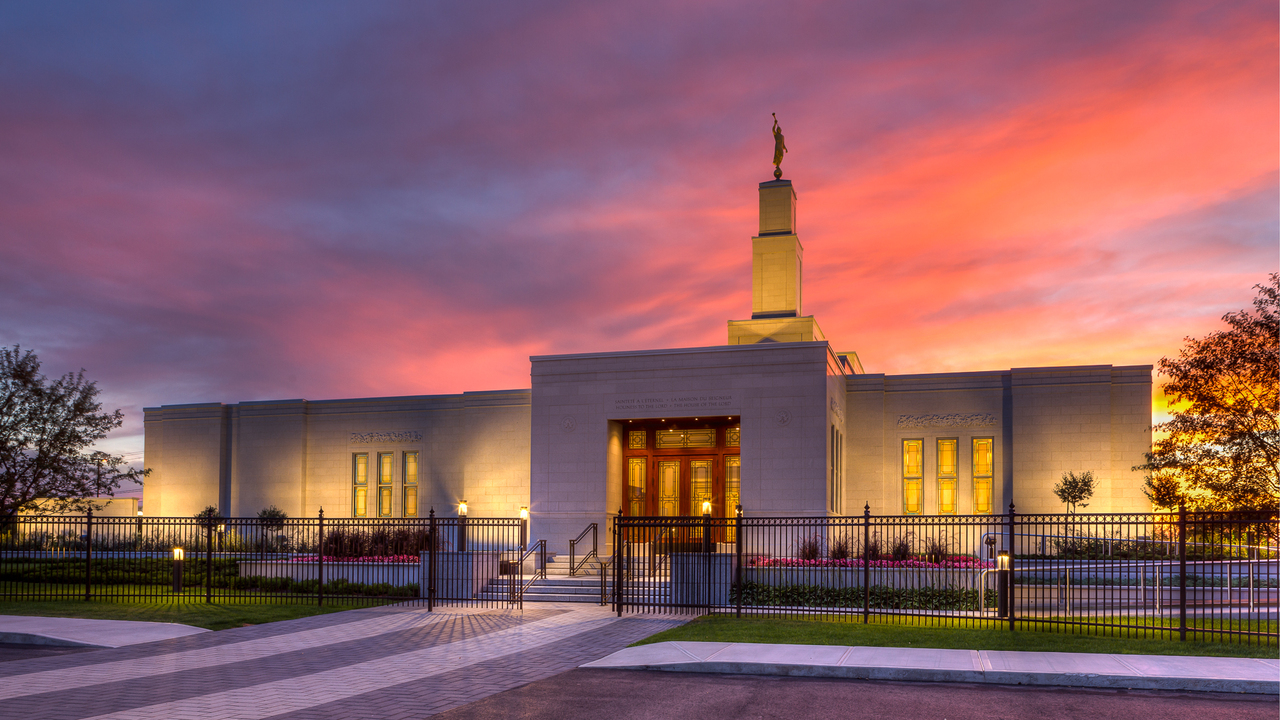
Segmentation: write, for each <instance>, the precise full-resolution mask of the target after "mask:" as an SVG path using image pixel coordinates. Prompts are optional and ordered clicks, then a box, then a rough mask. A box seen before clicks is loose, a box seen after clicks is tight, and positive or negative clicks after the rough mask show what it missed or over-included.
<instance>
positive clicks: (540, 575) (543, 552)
mask: <svg viewBox="0 0 1280 720" xmlns="http://www.w3.org/2000/svg"><path fill="white" fill-rule="evenodd" d="M535 552H536V553H538V559H539V563H538V568H539V569H535V570H534V571H533V575H532V576H530V577H529V579H528V580H526V581H525V582H524V583H523V584H522V585H520V593H519V595H518V597H514V598H511V601H512V602H515V603H519V605H520V609H521V610H523V609H524V594H525V593H526V592H527V591H528V590H529V588H530V587H532V586H533V584H534V583H535V582H537V581H538V580H539V579H542V580H546V579H547V541H546V540H539V541H538V542H536V543H534V544H533V545H531V546H529V547H528V548H527V549H526V550H525V551H524V552H523V553H521V554H520V568H521V570H520V577H521V578H523V577H524V562H525V560H528V559H529V556H530V555H532V554H534V553H535ZM510 587H511V588H512V590H513V591H514V590H515V587H516V585H515V584H514V583H512V584H511V586H510Z"/></svg>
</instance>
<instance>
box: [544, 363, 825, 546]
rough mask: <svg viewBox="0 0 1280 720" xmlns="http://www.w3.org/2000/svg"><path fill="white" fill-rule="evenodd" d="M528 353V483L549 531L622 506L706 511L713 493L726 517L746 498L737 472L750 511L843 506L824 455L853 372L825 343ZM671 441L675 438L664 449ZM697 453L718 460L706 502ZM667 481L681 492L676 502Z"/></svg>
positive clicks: (708, 469)
mask: <svg viewBox="0 0 1280 720" xmlns="http://www.w3.org/2000/svg"><path fill="white" fill-rule="evenodd" d="M531 360H532V382H533V391H532V405H533V408H532V427H533V437H532V443H531V450H532V463H531V466H532V469H533V473H532V475H531V477H530V483H529V490H530V503H531V504H530V510H531V512H532V514H533V517H534V518H535V525H534V528H535V534H536V535H538V536H539V537H544V536H545V537H556V536H560V535H564V534H566V533H570V531H572V533H571V534H570V535H569V536H572V535H576V534H577V533H578V532H579V531H580V530H581V529H582V527H583V526H584V524H585V523H591V522H599V523H604V522H605V521H606V520H607V517H608V515H609V513H614V512H617V511H618V510H619V509H620V508H621V509H622V511H623V512H624V513H627V514H631V512H632V511H633V510H638V509H639V508H641V507H644V508H646V509H647V510H649V511H652V512H653V514H701V511H702V507H701V501H702V500H704V499H707V500H709V501H710V502H711V503H712V513H713V514H714V515H716V516H722V515H724V514H726V510H727V511H729V512H732V506H733V505H736V504H737V503H736V502H734V503H732V504H728V503H727V500H728V497H727V496H728V495H729V494H734V495H736V494H738V493H736V492H733V491H734V490H736V489H737V488H733V485H734V484H735V482H734V481H738V482H740V498H741V502H742V504H743V506H744V508H746V512H748V513H750V514H753V515H813V514H823V513H826V512H828V510H833V509H834V508H832V507H830V506H829V502H828V500H829V499H828V496H827V464H826V462H825V461H824V458H826V457H827V456H828V451H829V448H828V443H829V442H831V434H830V433H829V432H828V428H829V427H832V426H833V425H834V424H835V421H836V419H837V418H838V417H842V416H843V414H844V389H843V384H844V375H843V374H842V373H840V372H839V371H838V370H837V369H836V368H837V365H838V363H839V360H838V359H837V358H836V357H835V356H834V355H833V354H832V353H831V351H830V349H829V346H828V345H827V343H825V342H801V343H765V344H756V345H728V346H723V347H709V348H684V349H676V350H657V351H646V352H618V353H598V354H585V355H553V356H540V357H534V358H532V359H531ZM738 428H740V434H738V433H734V432H732V431H733V430H735V429H738ZM695 431H701V432H698V433H697V435H696V436H695V437H692V438H690V437H686V438H684V442H683V443H682V445H683V447H679V448H677V447H674V445H675V443H676V441H678V440H679V438H678V437H676V436H673V435H671V433H673V432H674V433H682V432H683V433H686V434H690V433H693V432H695ZM707 431H710V432H709V433H708V432H707ZM637 432H638V433H643V447H633V443H634V444H635V445H639V444H640V443H641V438H640V436H638V435H633V433H637ZM735 435H738V436H737V437H735ZM668 438H669V440H668ZM663 440H667V442H666V443H665V444H666V445H667V447H657V445H658V444H659V442H662V441H663ZM730 443H733V444H732V445H731V444H730ZM640 451H644V452H640ZM642 459H643V463H642V464H639V466H637V465H638V462H637V461H641V460H642ZM695 459H696V460H697V461H699V462H706V461H710V462H711V464H710V465H709V466H704V468H705V469H704V470H702V472H705V473H707V474H708V475H709V477H707V478H706V480H707V486H708V492H707V495H706V496H705V497H704V495H702V494H697V493H698V488H697V481H698V480H699V479H700V478H698V477H695V474H696V473H698V472H699V469H698V467H697V466H696V465H694V466H691V463H693V462H694V461H695ZM677 464H678V466H677ZM735 465H736V467H735ZM673 471H674V472H676V473H677V474H676V475H675V477H674V478H672V476H671V473H672V472H673ZM739 472H740V475H738V476H737V477H734V476H735V475H737V474H738V473H739ZM664 480H666V481H667V482H668V483H670V485H669V486H668V487H670V488H671V489H674V490H676V491H677V492H678V493H679V495H678V497H677V499H676V504H675V505H674V506H671V505H668V506H667V508H666V509H664V508H663V507H662V501H663V498H662V497H661V496H662V495H663V494H664V488H663V482H664ZM673 480H674V482H673ZM726 483H727V489H726Z"/></svg>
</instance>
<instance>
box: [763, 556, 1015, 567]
mask: <svg viewBox="0 0 1280 720" xmlns="http://www.w3.org/2000/svg"><path fill="white" fill-rule="evenodd" d="M747 567H758V568H793V567H794V568H861V567H862V560H861V559H858V558H851V559H848V560H828V559H823V560H800V559H798V558H766V557H754V558H751V559H750V560H748V561H747ZM871 567H873V568H925V569H935V570H936V569H940V568H958V569H963V570H984V569H986V568H991V567H995V565H993V564H992V563H990V562H988V561H986V560H979V559H978V558H973V557H969V556H967V555H953V556H951V557H949V558H946V559H945V560H943V561H942V562H930V561H928V560H921V559H919V558H911V559H910V560H872V561H871Z"/></svg>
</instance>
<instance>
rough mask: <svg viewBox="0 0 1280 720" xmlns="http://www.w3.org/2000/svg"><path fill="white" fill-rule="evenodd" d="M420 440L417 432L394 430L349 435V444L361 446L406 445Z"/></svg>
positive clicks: (419, 434)
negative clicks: (371, 444)
mask: <svg viewBox="0 0 1280 720" xmlns="http://www.w3.org/2000/svg"><path fill="white" fill-rule="evenodd" d="M421 439H422V433H420V432H418V431H417V430H394V431H391V432H371V433H351V442H353V443H358V444H362V445H368V444H370V443H406V442H417V441H418V440H421Z"/></svg>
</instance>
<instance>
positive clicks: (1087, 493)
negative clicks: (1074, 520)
mask: <svg viewBox="0 0 1280 720" xmlns="http://www.w3.org/2000/svg"><path fill="white" fill-rule="evenodd" d="M1053 494H1054V495H1057V496H1058V499H1059V500H1061V501H1062V502H1064V503H1066V505H1067V512H1069V513H1072V514H1074V513H1075V511H1076V507H1077V506H1079V507H1082V508H1084V507H1089V503H1087V502H1085V500H1088V499H1089V498H1091V497H1093V471H1092V470H1085V471H1084V472H1082V473H1080V474H1079V475H1077V474H1075V473H1074V472H1064V473H1062V482H1060V483H1058V484H1057V485H1054V486H1053Z"/></svg>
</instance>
